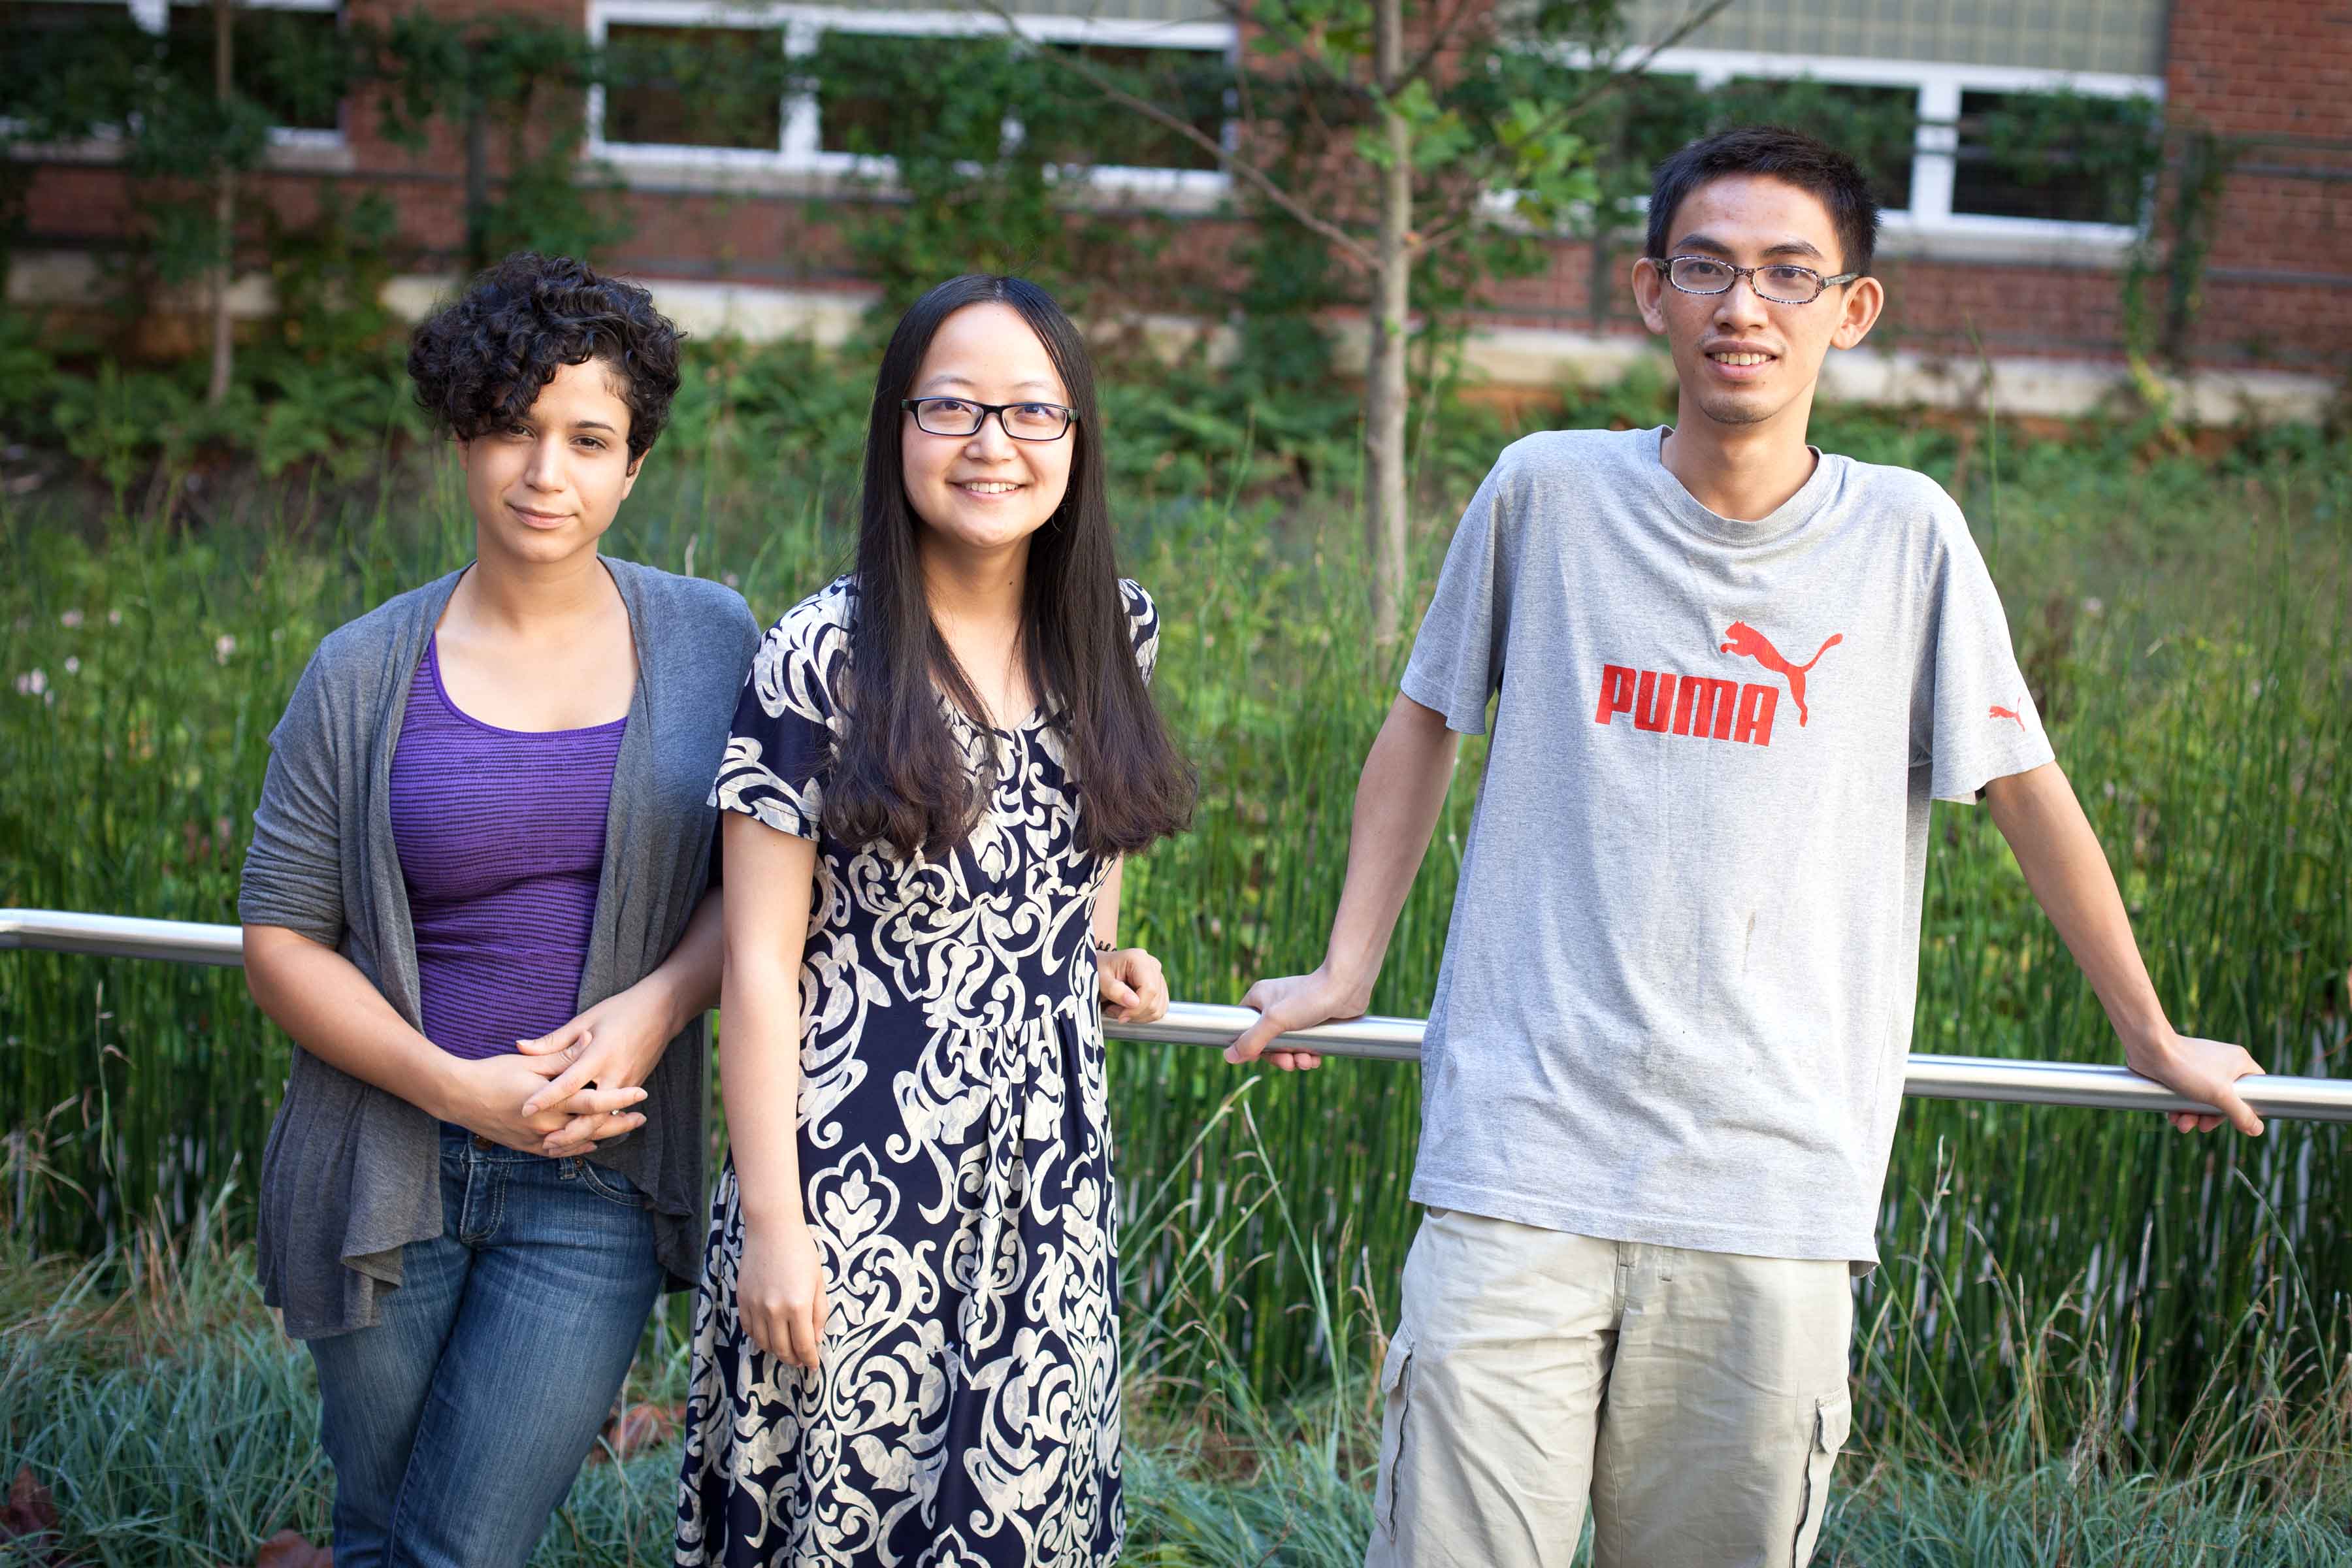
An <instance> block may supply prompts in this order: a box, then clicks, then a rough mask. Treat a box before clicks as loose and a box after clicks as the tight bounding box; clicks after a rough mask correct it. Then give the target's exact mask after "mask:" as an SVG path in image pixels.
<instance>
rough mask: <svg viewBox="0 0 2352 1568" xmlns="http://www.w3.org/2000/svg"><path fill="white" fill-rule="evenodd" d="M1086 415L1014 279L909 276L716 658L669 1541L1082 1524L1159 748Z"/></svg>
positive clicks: (1174, 798) (1082, 353)
mask: <svg viewBox="0 0 2352 1568" xmlns="http://www.w3.org/2000/svg"><path fill="white" fill-rule="evenodd" d="M1100 442H1101V430H1100V426H1099V422H1098V419H1097V412H1096V407H1095V393H1094V377H1093V373H1092V370H1091V368H1090V367H1089V365H1088V363H1087V352H1086V346H1085V343H1084V342H1083V340H1082V339H1081V338H1080V337H1079V335H1078V333H1077V331H1076V328H1075V327H1073V326H1072V324H1071V323H1070V321H1069V319H1068V318H1067V317H1066V315H1064V314H1063V312H1062V310H1060V308H1059V307H1058V306H1056V305H1055V303H1054V301H1053V300H1052V299H1050V298H1049V297H1048V296H1047V295H1046V294H1045V292H1044V291H1043V290H1041V289H1038V288H1036V287H1035V286H1034V284H1030V283H1027V282H1024V281H1023V280H1021V279H1014V278H988V277H965V278H958V279H952V280H950V281H949V282H946V283H942V284H940V286H939V287H938V288H936V289H932V290H931V291H930V292H929V293H928V294H926V295H924V296H923V298H922V299H920V300H918V301H917V302H916V303H915V305H914V306H913V308H912V309H910V310H908V312H907V314H906V315H905V317H903V318H902V319H901V320H900V321H899V322H898V329H897V331H895V332H894V333H893V334H892V336H891V339H890V344H889V347H888V349H887V352H886V353H884V355H883V360H882V368H881V372H880V374H879V375H877V378H876V383H875V393H874V409H873V416H872V421H871V424H870V425H869V426H868V430H867V435H866V472H865V490H864V498H863V505H862V517H861V521H860V528H859V533H858V543H857V564H856V572H855V573H854V574H852V575H850V576H846V577H844V578H841V579H839V580H838V581H836V582H835V583H833V584H831V585H829V586H827V587H826V588H824V590H823V591H822V592H820V593H818V594H816V595H813V596H812V597H810V598H808V599H805V600H803V601H802V602H801V603H800V604H798V605H794V606H793V608H792V609H791V610H790V611H788V612H786V614H785V615H784V616H783V618H782V620H780V621H778V622H777V623H776V625H775V626H774V627H773V628H772V629H771V630H770V631H769V633H768V634H767V637H766V638H765V639H764V640H763V641H762V642H761V645H760V649H759V652H758V654H757V655H756V656H755V657H754V658H753V660H752V666H751V677H750V679H749V680H748V681H747V682H746V683H745V685H744V689H743V694H742V700H741V702H740V705H739V706H738V708H737V710H736V715H735V721H734V728H733V733H732V734H731V736H730V739H729V741H728V744H727V755H726V761H725V763H723V764H722V766H721V768H720V770H719V781H718V786H717V788H716V790H715V791H714V792H713V798H714V800H715V801H716V803H717V804H718V805H719V806H720V807H721V808H722V810H723V813H724V814H725V815H724V816H723V819H722V820H723V826H722V828H721V834H722V837H723V839H724V843H725V850H726V856H727V862H728V903H727V910H726V952H727V963H726V981H725V987H724V991H725V994H724V998H723V1000H722V1003H721V1006H722V1009H723V1012H724V1016H725V1018H726V1027H725V1029H724V1030H723V1031H722V1034H721V1037H720V1047H719V1062H720V1067H719V1070H720V1075H721V1082H722V1088H723V1092H724V1095H725V1100H726V1107H727V1119H728V1126H729V1130H730V1139H731V1142H732V1152H731V1155H730V1162H729V1164H728V1166H727V1168H726V1170H725V1171H724V1172H722V1173H721V1175H720V1177H719V1190H718V1193H717V1195H716V1197H715V1199H714V1201H713V1204H712V1219H711V1230H710V1239H709V1248H708V1252H707V1257H706V1268H705V1276H704V1280H703V1288H702V1293H701V1296H700V1298H699V1300H698V1303H697V1310H696V1321H695V1336H694V1384H693V1390H692V1394H691V1396H690V1401H689V1404H688V1412H687V1437H686V1456H685V1464H684V1473H683V1477H682V1481H681V1487H680V1500H679V1524H678V1545H677V1560H678V1562H679V1563H683V1564H726V1565H745V1568H748V1565H750V1564H754V1563H758V1564H767V1563H794V1564H802V1563H844V1564H846V1563H935V1562H936V1563H950V1562H951V1563H997V1564H1005V1565H1008V1568H1010V1565H1016V1564H1017V1565H1021V1568H1029V1565H1032V1564H1035V1565H1049V1564H1050V1565H1058V1568H1075V1565H1077V1564H1095V1563H1108V1562H1111V1561H1112V1560H1114V1559H1115V1558H1116V1557H1117V1555H1118V1549H1119V1542H1120V1538H1121V1533H1122V1529H1123V1524H1122V1516H1121V1513H1120V1510H1119V1458H1118V1448H1119V1358H1118V1258H1117V1252H1116V1246H1115V1235H1116V1202H1115V1197H1114V1188H1113V1185H1112V1178H1111V1153H1110V1134H1109V1129H1108V1124H1107V1118H1108V1106H1107V1103H1106V1102H1107V1092H1106V1087H1105V1078H1104V1063H1103V1034H1102V1030H1103V1023H1102V1020H1103V1015H1104V1013H1105V1011H1106V1010H1108V1012H1109V1013H1110V1014H1111V1015H1112V1016H1115V1017H1118V1018H1122V1019H1129V1020H1135V1021H1149V1020H1150V1019H1152V1018H1156V1017H1158V1016H1160V1015H1161V1014H1162V1013H1163V1012H1165V1011H1166V1008H1167V995H1168V993H1167V986H1166V984H1165V982H1164V981H1163V979H1162V978H1161V975H1160V965H1159V964H1158V963H1157V962H1155V961H1154V960H1153V959H1152V958H1151V957H1150V954H1148V953H1146V952H1142V951H1141V950H1140V949H1137V948H1131V947H1130V948H1122V947H1119V946H1118V944H1117V942H1116V940H1115V933H1116V931H1117V925H1118V889H1119V865H1120V858H1121V857H1122V856H1124V855H1128V854H1131V853H1133V852H1135V851H1137V850H1139V849H1142V848H1143V847H1146V846H1147V845H1149V844H1150V843H1151V842H1153V841H1154V840H1155V839H1157V838H1160V837H1163V836H1166V835H1169V834H1172V833H1175V832H1177V831H1179V830H1181V828H1182V827H1183V826H1184V824H1185V822H1186V821H1187V819H1188V817H1189V816H1190V813H1191V808H1192V772H1191V769H1190V768H1189V767H1188V766H1187V765H1186V764H1185V763H1184V761H1183V759H1182V757H1181V755H1180V754H1179V753H1178V752H1177V750H1176V747H1175V746H1174V744H1173V743H1172V742H1171V739H1170V737H1169V734H1168V731H1167V728H1166V726H1165V725H1164V724H1163V723H1162V722H1161V721H1160V716H1159V714H1158V712H1157V711H1156V710H1155V709H1154V708H1153V706H1152V702H1151V699H1150V693H1149V692H1148V690H1147V689H1146V685H1145V683H1146V681H1147V680H1148V679H1150V673H1151V666H1152V659H1153V656H1154V654H1155V653H1156V651H1157V649H1158V639H1159V619H1158V616H1157V614H1156V612H1155V611H1154V609H1153V608H1152V604H1151V600H1150V597H1149V596H1148V595H1146V594H1145V593H1144V592H1143V590H1142V589H1141V588H1139V587H1138V586H1137V585H1136V584H1133V583H1131V582H1126V581H1123V580H1122V579H1121V578H1120V577H1119V576H1118V569H1117V566H1116V564H1115V562H1114V554H1113V550H1112V543H1111V534H1110V523H1109V517H1108V507H1107V505H1106V502H1105V500H1104V484H1103V458H1102V449H1101V445H1100Z"/></svg>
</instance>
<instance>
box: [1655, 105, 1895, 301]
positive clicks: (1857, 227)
mask: <svg viewBox="0 0 2352 1568" xmlns="http://www.w3.org/2000/svg"><path fill="white" fill-rule="evenodd" d="M1733 174H1764V175H1768V176H1769V177H1770V178H1772V179H1775V180H1785V181H1787V182H1788V183H1789V184H1792V185H1794V186H1796V187H1797V188H1798V189H1799V190H1801V191H1804V192H1807V193H1809V194H1811V195H1813V196H1815V197H1817V198H1818V199H1819V200H1820V202H1821V204H1822V205H1823V206H1825V207H1827V208H1828V209H1829V213H1830V222H1831V223H1832V224H1833V225H1835V226H1836V228H1837V237H1838V248H1839V249H1841V250H1843V252H1844V253H1845V254H1844V257H1843V258H1842V259H1841V260H1840V262H1839V264H1838V270H1839V271H1841V272H1856V273H1861V274H1863V275H1864V276H1868V274H1869V272H1870V263H1871V258H1872V257H1873V256H1874V254H1875V253H1876V251H1877V249H1878V198H1877V197H1876V196H1874V195H1871V194H1870V182H1869V180H1867V179H1866V178H1864V175H1863V172H1862V166H1861V165H1860V164H1858V163H1855V162H1854V161H1853V159H1851V158H1849V157H1847V156H1846V155H1845V154H1844V153H1841V152H1839V151H1838V150H1837V149H1836V148H1834V147H1832V146H1831V145H1829V144H1828V143H1827V142H1818V141H1815V140H1814V139H1813V138H1812V137H1811V136H1808V135H1806V134H1805V133H1804V132H1801V131H1790V130H1789V129H1787V128H1786V127H1784V126H1779V125H1743V126H1740V127H1738V129H1736V130H1731V131H1718V132H1716V133H1715V134H1714V135H1712V136H1703V137H1701V138H1700V139H1699V140H1697V141H1696V142H1692V143H1690V144H1689V145H1688V146H1686V147H1685V148H1684V149H1683V150H1682V151H1681V152H1679V153H1675V155H1674V156H1673V157H1671V158H1668V159H1667V160H1666V161H1665V162H1664V163H1661V164H1659V165H1658V170H1657V173H1656V174H1654V175H1652V176H1651V179H1650V234H1649V255H1650V256H1651V257H1652V258H1654V259H1656V260H1660V261H1663V260H1664V259H1665V256H1666V245H1667V243H1668V240H1669V239H1670V237H1671V234H1670V230H1671V228H1672V226H1673V224H1674V221H1675V209H1676V208H1678V207H1680V206H1681V205H1683V202H1684V200H1685V198H1686V197H1687V196H1689V195H1690V194H1691V193H1692V192H1693V191H1696V190H1697V189H1698V188H1699V187H1700V186H1701V185H1704V184H1706V183H1707V182H1709V181H1710V180H1720V179H1724V178H1726V177H1727V176H1729V175H1733Z"/></svg>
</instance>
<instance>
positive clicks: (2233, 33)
mask: <svg viewBox="0 0 2352 1568" xmlns="http://www.w3.org/2000/svg"><path fill="white" fill-rule="evenodd" d="M2168 59H2169V63H2168V68H2167V70H2166V74H2165V94H2166V100H2167V110H2168V117H2169V119H2170V121H2172V124H2173V126H2174V135H2175V141H2176V150H2178V148H2179V146H2180V145H2181V142H2182V139H2183V138H2185V137H2188V136H2194V135H2197V134H2199V133H2200V132H2202V133H2210V134H2211V135H2212V136H2214V137H2216V138H2218V139H2219V141H2220V143H2221V149H2222V150H2223V151H2224V153H2225V155H2228V156H2230V157H2231V158H2232V159H2233V160H2234V163H2233V165H2232V170H2231V174H2230V177H2229V182H2228V184H2227V186H2226V187H2225V189H2224V192H2223V195H2222V198H2221V205H2220V214H2219V217H2218V221H2217V222H2216V224H2215V226H2214V230H2213V245H2212V250H2211V252H2210V257H2209V258H2208V261H2207V268H2206V289H2205V300H2204V306H2203V309H2202V310H2201V311H2200V315H2199V319H2198V323H2197V328H2196V331H2195V333H2194V335H2193V337H2192V340H2191V341H2192V342H2193V344H2194V346H2195V349H2196V351H2197V353H2198V354H2199V356H2200V357H2210V358H2216V359H2223V360H2231V359H2237V360H2242V359H2246V358H2252V359H2255V360H2258V361H2261V362H2263V363H2287V364H2293V365H2294V366H2295V367H2296V368H2325V369H2331V370H2340V369H2342V368H2343V367H2344V366H2345V365H2346V364H2347V363H2352V356H2347V353H2345V347H2344V345H2346V344H2347V342H2352V338H2347V331H2352V4H2347V3H2345V0H2174V5H2173V8H2172V28H2171V47H2170V54H2169V57H2168Z"/></svg>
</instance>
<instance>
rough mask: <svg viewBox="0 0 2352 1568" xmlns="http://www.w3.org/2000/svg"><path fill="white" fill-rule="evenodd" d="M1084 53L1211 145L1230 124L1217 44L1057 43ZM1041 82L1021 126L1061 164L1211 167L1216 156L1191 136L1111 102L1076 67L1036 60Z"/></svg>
mask: <svg viewBox="0 0 2352 1568" xmlns="http://www.w3.org/2000/svg"><path fill="white" fill-rule="evenodd" d="M1053 47H1055V48H1056V49H1058V50H1060V51H1062V52H1063V53H1065V54H1069V55H1076V56H1079V57H1082V58H1084V59H1085V60H1086V61H1087V63H1088V64H1090V65H1092V66H1094V67H1095V68H1097V70H1099V71H1101V72H1102V73H1103V74H1104V75H1105V76H1107V77H1108V78H1109V79H1111V80H1112V81H1114V82H1116V83H1117V84H1118V87H1119V88H1120V89H1121V90H1123V91H1125V92H1127V93H1129V95H1131V96H1133V97H1136V98H1139V99H1141V100H1144V101H1145V102H1146V103H1151V104H1156V105H1158V106H1159V107H1160V108H1161V109H1164V110H1168V111H1170V112H1171V113H1172V114H1174V115H1175V116H1176V117H1177V118H1178V119H1180V120H1182V121H1184V122H1185V123H1186V124H1188V125H1191V126H1192V128H1193V129H1194V130H1196V131H1198V132H1201V134H1202V135H1203V136H1206V137H1207V138H1208V139H1209V140H1210V141H1212V142H1217V141H1220V140H1221V139H1222V137H1223V132H1224V126H1225V92H1226V89H1228V88H1229V87H1230V86H1231V85H1232V83H1233V69H1232V68H1231V67H1230V66H1228V65H1227V64H1226V63H1225V58H1224V56H1223V53H1221V52H1220V51H1217V50H1214V49H1156V48H1144V47H1122V48H1112V47H1103V46H1098V45H1093V44H1084V45H1081V44H1055V45H1054V46H1053ZM1031 69H1032V71H1033V72H1034V73H1035V74H1036V76H1037V77H1038V78H1039V80H1038V81H1037V82H1036V90H1035V92H1034V95H1026V96H1030V97H1031V100H1032V101H1034V103H1036V105H1037V107H1036V108H1034V109H1029V110H1024V116H1023V124H1024V128H1025V129H1026V131H1027V132H1028V134H1029V136H1030V138H1031V139H1032V140H1033V141H1036V142H1039V144H1040V145H1041V146H1043V147H1044V148H1045V150H1046V151H1047V153H1048V154H1049V155H1050V156H1053V157H1055V158H1056V159H1058V160H1060V161H1062V162H1066V163H1100V164H1106V165H1120V166H1125V167H1129V168H1137V169H1213V168H1215V167H1216V166H1217V156H1216V154H1215V153H1212V152H1210V151H1209V150H1208V149H1207V148H1206V147H1203V146H1202V145H1201V144H1200V143H1199V142H1194V141H1193V140H1192V138H1190V137H1188V136H1181V135H1179V134H1178V133H1177V132H1173V131H1171V130H1169V129H1168V128H1167V127H1166V126H1163V125H1159V124H1155V123H1153V122H1152V121H1150V120H1147V119H1145V118H1144V117H1143V116H1142V115H1140V114H1138V113H1136V112H1135V111H1134V110H1131V109H1127V108H1124V107H1121V106H1120V105H1118V104H1115V103H1111V102H1109V101H1108V100H1105V99H1104V97H1103V95H1102V93H1101V92H1100V90H1098V89H1097V88H1096V87H1094V86H1093V84H1091V83H1090V82H1088V81H1087V80H1086V79H1084V78H1082V77H1080V76H1078V75H1077V74H1076V72H1074V71H1069V70H1066V69H1064V68H1061V67H1059V66H1056V65H1054V64H1053V63H1052V62H1050V61H1045V60H1039V61H1034V62H1032V64H1031Z"/></svg>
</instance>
